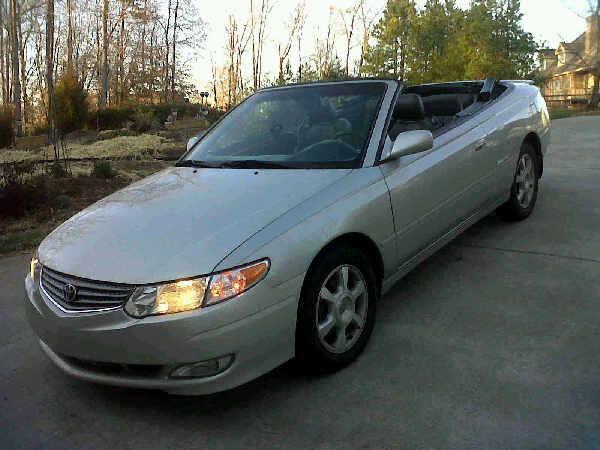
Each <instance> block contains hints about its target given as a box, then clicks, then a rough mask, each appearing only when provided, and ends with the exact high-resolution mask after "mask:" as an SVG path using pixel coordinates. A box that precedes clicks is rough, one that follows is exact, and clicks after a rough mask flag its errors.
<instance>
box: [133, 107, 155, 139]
mask: <svg viewBox="0 0 600 450" xmlns="http://www.w3.org/2000/svg"><path fill="white" fill-rule="evenodd" d="M132 120H133V129H134V130H135V131H138V132H140V133H144V132H146V131H149V130H151V129H152V125H153V123H154V122H155V121H156V119H155V117H154V113H153V112H152V111H144V110H142V109H138V110H137V111H136V112H135V113H134V114H133V117H132Z"/></svg>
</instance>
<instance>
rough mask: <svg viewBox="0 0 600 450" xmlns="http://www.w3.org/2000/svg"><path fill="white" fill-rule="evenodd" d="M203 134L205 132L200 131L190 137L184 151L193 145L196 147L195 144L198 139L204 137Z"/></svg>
mask: <svg viewBox="0 0 600 450" xmlns="http://www.w3.org/2000/svg"><path fill="white" fill-rule="evenodd" d="M205 133H206V131H201V132H200V133H198V134H197V135H196V136H193V137H191V138H190V140H189V141H188V142H187V147H186V150H189V149H191V148H192V147H193V146H194V145H196V142H198V141H199V140H200V139H202V136H204V134H205Z"/></svg>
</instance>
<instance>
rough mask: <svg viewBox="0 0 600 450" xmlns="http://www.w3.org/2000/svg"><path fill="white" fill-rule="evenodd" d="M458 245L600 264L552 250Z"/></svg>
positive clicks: (591, 259)
mask: <svg viewBox="0 0 600 450" xmlns="http://www.w3.org/2000/svg"><path fill="white" fill-rule="evenodd" d="M457 246H458V247H463V248H481V249H486V250H496V251H498V252H506V253H521V254H525V255H537V256H550V257H554V258H563V259H570V260H573V261H582V262H592V263H596V264H600V260H598V259H593V258H584V257H581V256H569V255H559V254H558V253H550V252H538V251H535V250H519V249H514V248H502V247H494V246H488V245H479V244H459V245H457Z"/></svg>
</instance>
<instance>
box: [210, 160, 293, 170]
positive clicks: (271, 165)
mask: <svg viewBox="0 0 600 450" xmlns="http://www.w3.org/2000/svg"><path fill="white" fill-rule="evenodd" d="M216 167H223V168H226V169H291V167H290V166H287V165H285V164H282V163H278V162H274V161H261V160H258V159H244V160H237V161H236V160H234V161H223V162H220V163H219V164H218V166H216Z"/></svg>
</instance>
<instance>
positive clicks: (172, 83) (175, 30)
mask: <svg viewBox="0 0 600 450" xmlns="http://www.w3.org/2000/svg"><path fill="white" fill-rule="evenodd" d="M178 13H179V0H175V11H174V13H173V60H172V61H171V101H172V102H174V101H175V46H176V44H177V14H178Z"/></svg>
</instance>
